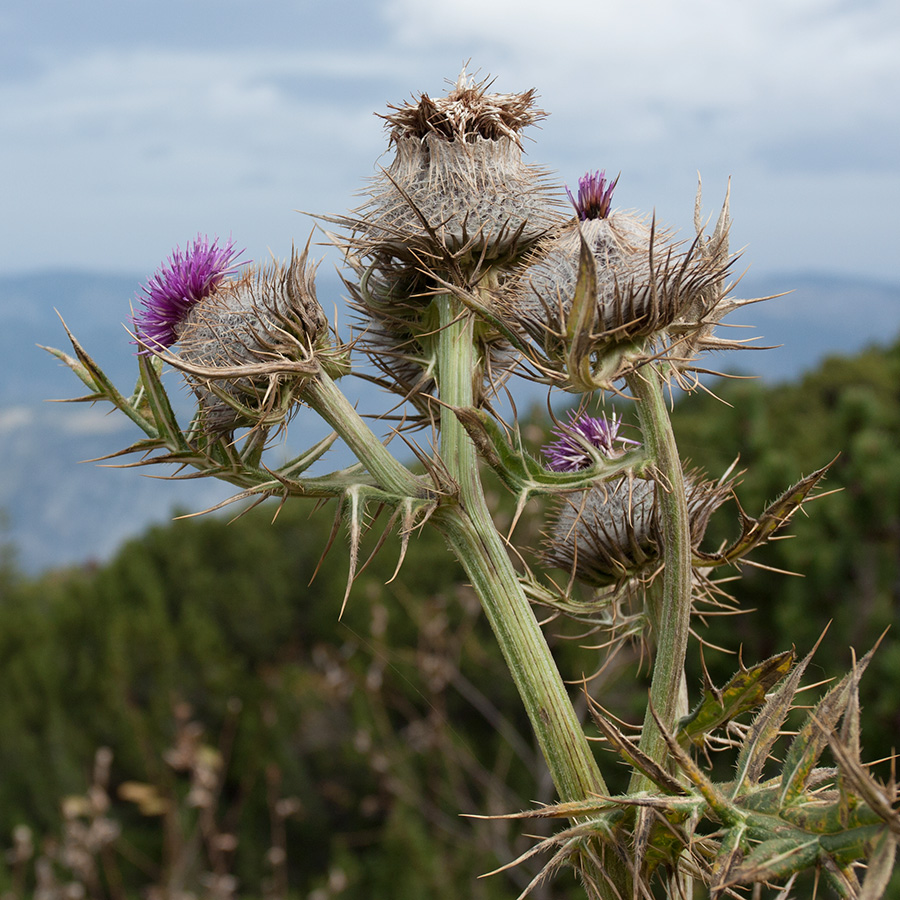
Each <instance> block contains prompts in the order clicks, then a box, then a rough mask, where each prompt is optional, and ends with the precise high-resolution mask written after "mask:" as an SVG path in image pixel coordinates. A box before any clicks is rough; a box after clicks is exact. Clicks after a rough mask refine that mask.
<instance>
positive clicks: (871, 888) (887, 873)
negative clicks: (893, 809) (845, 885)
mask: <svg viewBox="0 0 900 900" xmlns="http://www.w3.org/2000/svg"><path fill="white" fill-rule="evenodd" d="M896 853H897V842H896V840H895V839H894V837H893V836H892V835H891V834H890V832H888V831H885V832H884V833H883V834H882V835H881V837H880V838H878V840H877V841H876V842H875V851H874V853H872V855H871V856H870V857H869V864H868V866H867V868H866V880H865V881H864V882H863V885H862V890H861V891H860V892H859V896H858V897H857V900H881V898H882V897H883V896H884V892H885V891H886V890H887V887H888V884H889V883H890V880H891V875H892V874H893V872H894V857H895V856H896Z"/></svg>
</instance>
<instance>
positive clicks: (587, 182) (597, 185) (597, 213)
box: [566, 169, 619, 222]
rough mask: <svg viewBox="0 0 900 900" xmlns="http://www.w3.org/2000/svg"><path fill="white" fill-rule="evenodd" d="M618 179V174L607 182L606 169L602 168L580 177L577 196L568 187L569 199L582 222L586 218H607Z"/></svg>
mask: <svg viewBox="0 0 900 900" xmlns="http://www.w3.org/2000/svg"><path fill="white" fill-rule="evenodd" d="M618 181H619V176H618V175H617V176H616V177H615V179H613V181H611V182H607V180H606V171H605V170H604V169H601V170H600V171H599V172H587V173H586V174H584V175H582V176H581V178H579V179H578V196H577V197H573V196H572V192H571V191H570V190H569V188H568V187H567V188H566V193H567V194H568V195H569V200H571V201H572V206H574V207H575V214H576V215H577V216H578V218H579V219H581V221H582V222H583V221H584V220H585V219H605V218H607V216H609V211H610V208H611V206H612V195H613V191H614V190H615V187H616V184H617V182H618Z"/></svg>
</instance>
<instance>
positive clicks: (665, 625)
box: [628, 365, 691, 792]
mask: <svg viewBox="0 0 900 900" xmlns="http://www.w3.org/2000/svg"><path fill="white" fill-rule="evenodd" d="M628 387H629V388H630V389H631V392H632V393H633V394H634V397H635V399H636V400H637V410H638V415H639V417H640V422H641V431H642V433H643V436H644V445H645V447H646V448H647V450H648V452H649V455H650V457H651V458H652V460H653V465H654V468H655V470H656V474H657V477H658V480H659V483H658V485H657V490H656V494H657V502H658V506H659V512H660V518H661V520H662V536H663V560H664V564H665V568H664V570H663V585H662V594H661V595H658V594H655V593H654V592H651V611H650V612H651V621H652V625H653V630H654V633H655V635H654V636H655V639H656V657H655V659H654V664H653V677H652V681H651V684H650V706H652V708H653V709H654V710H655V711H656V714H657V715H658V716H659V718H660V720H661V721H662V723H663V725H664V726H665V727H666V729H667V730H669V731H673V730H674V727H675V723H676V721H677V720H678V718H679V717H680V716H681V715H683V714H684V713H685V712H687V710H686V709H683V705H684V704H683V696H682V683H683V681H684V659H685V655H686V653H687V643H688V634H689V629H690V620H691V532H690V521H689V519H688V509H687V498H686V496H685V490H684V473H683V472H682V468H681V458H680V457H679V455H678V447H677V445H676V444H675V435H674V433H673V432H672V423H671V420H670V418H669V412H668V410H667V409H666V403H665V397H664V395H663V385H662V381H661V378H660V375H659V372H658V371H657V370H656V369H655V368H654V367H653V366H652V365H648V366H645V367H644V368H642V369H641V370H640V371H639V372H637V373H635V374H634V375H631V376H629V378H628ZM640 746H641V749H642V750H643V751H644V752H645V753H646V754H647V755H648V756H650V757H651V758H652V759H654V760H655V761H656V762H659V763H663V762H664V761H665V757H666V744H665V741H664V740H663V736H662V734H661V733H660V730H659V728H658V727H657V725H656V722H655V721H654V720H653V717H652V715H651V714H650V708H649V707H648V710H647V715H646V717H645V718H644V727H643V730H642V732H641V744H640ZM650 787H651V783H650V781H649V780H648V779H647V778H646V777H645V776H643V775H641V774H640V773H638V772H635V774H634V775H633V776H632V779H631V786H630V790H631V791H632V792H635V791H641V790H646V789H649V788H650Z"/></svg>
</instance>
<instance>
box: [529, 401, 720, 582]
mask: <svg viewBox="0 0 900 900" xmlns="http://www.w3.org/2000/svg"><path fill="white" fill-rule="evenodd" d="M619 425H620V421H619V419H617V418H616V415H615V413H613V414H612V418H611V419H607V418H606V416H605V415H604V416H602V417H601V418H596V417H593V416H586V415H581V416H577V415H572V416H571V418H570V421H569V424H568V425H564V426H560V427H559V428H558V429H557V430H556V431H555V434H556V435H557V440H555V441H553V442H551V443H550V444H547V445H546V446H545V447H544V448H543V451H544V455H545V456H546V457H547V463H548V466H549V468H551V469H553V470H554V471H556V472H577V471H580V470H581V469H586V468H588V467H589V466H590V465H591V464H592V462H593V460H592V453H595V454H597V455H600V456H602V457H605V458H607V459H613V458H615V457H617V456H621V455H622V453H624V452H625V450H624V447H622V446H616V445H617V444H619V445H626V444H630V445H632V446H640V445H639V442H638V441H633V440H631V439H629V438H625V437H620V436H619V433H618V432H619ZM685 481H686V488H687V502H688V511H689V514H690V517H691V541H692V544H693V545H694V546H697V545H699V543H700V541H701V540H702V539H703V535H704V534H705V533H706V526H707V525H708V523H709V518H710V516H711V515H712V514H713V512H714V511H715V510H716V509H717V508H718V507H719V506H720V505H721V504H722V503H723V502H724V500H725V498H726V497H727V496H728V494H729V492H730V490H731V483H727V484H714V483H711V482H708V481H706V480H704V479H703V478H701V477H700V475H699V473H697V472H691V473H688V474H687V475H686V478H685ZM656 492H657V485H656V482H655V481H649V480H644V479H639V478H634V477H632V476H630V475H623V476H621V477H619V478H615V479H613V480H611V481H604V482H601V483H598V484H597V485H595V486H594V487H593V488H591V489H590V490H588V491H579V492H577V493H574V494H572V495H569V496H567V497H565V498H564V499H563V501H562V504H561V505H560V507H559V509H558V511H557V516H556V521H555V523H554V525H553V530H552V532H551V534H550V536H549V537H548V539H547V541H546V543H545V546H544V553H543V556H544V561H545V562H546V563H547V564H548V565H551V566H556V567H559V568H563V569H570V570H572V569H574V571H575V573H576V574H577V576H578V577H579V578H580V579H581V580H582V581H584V582H586V583H588V584H592V585H595V586H598V587H599V586H604V585H609V584H614V583H617V582H622V581H624V580H626V579H627V578H629V577H631V576H633V575H636V574H639V573H641V572H643V571H648V570H652V569H655V568H656V567H658V565H659V561H660V557H661V552H660V550H661V537H662V527H661V524H660V522H659V513H658V510H657V497H656Z"/></svg>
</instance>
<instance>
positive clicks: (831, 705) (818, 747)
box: [780, 649, 874, 806]
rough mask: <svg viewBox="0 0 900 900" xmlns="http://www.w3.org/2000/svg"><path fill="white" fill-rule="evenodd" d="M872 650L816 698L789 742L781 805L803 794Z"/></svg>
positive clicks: (857, 685) (782, 783)
mask: <svg viewBox="0 0 900 900" xmlns="http://www.w3.org/2000/svg"><path fill="white" fill-rule="evenodd" d="M873 653H874V649H873V650H870V651H869V652H868V653H867V654H866V655H865V656H864V657H863V658H862V659H861V660H860V661H859V662H858V663H857V665H856V666H855V667H854V669H853V672H851V673H849V674H848V675H846V676H845V677H844V678H842V679H841V680H840V681H839V682H838V683H837V684H836V685H835V686H834V687H833V688H832V689H831V690H830V691H829V692H828V693H827V694H826V695H825V696H824V697H823V698H822V699H821V700H820V701H819V703H818V704H817V706H816V708H815V709H814V710H813V711H812V712H811V713H810V714H809V716H808V717H807V720H806V722H805V724H804V725H803V727H802V728H801V729H800V731H799V732H798V734H797V735H796V737H795V738H794V740H793V741H792V742H791V746H790V747H789V748H788V752H787V755H786V756H785V759H784V765H783V766H782V776H781V798H780V805H781V806H786V805H790V804H792V803H795V802H796V801H797V800H798V798H799V797H800V796H801V794H802V793H803V789H804V787H805V786H806V779H807V777H808V776H809V773H810V772H811V771H812V768H813V766H814V765H815V764H816V761H817V760H818V758H819V756H820V755H821V753H822V750H824V749H825V747H826V746H827V745H828V741H829V737H830V736H831V735H832V733H833V732H834V729H835V728H836V726H837V723H838V721H839V720H840V718H841V716H842V715H843V714H844V712H845V710H846V709H847V705H848V704H849V703H850V698H851V695H852V694H853V693H854V692H856V691H857V690H858V687H859V679H860V677H861V676H862V673H863V672H865V670H866V667H867V666H868V664H869V660H870V659H871V658H872V654H873Z"/></svg>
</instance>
